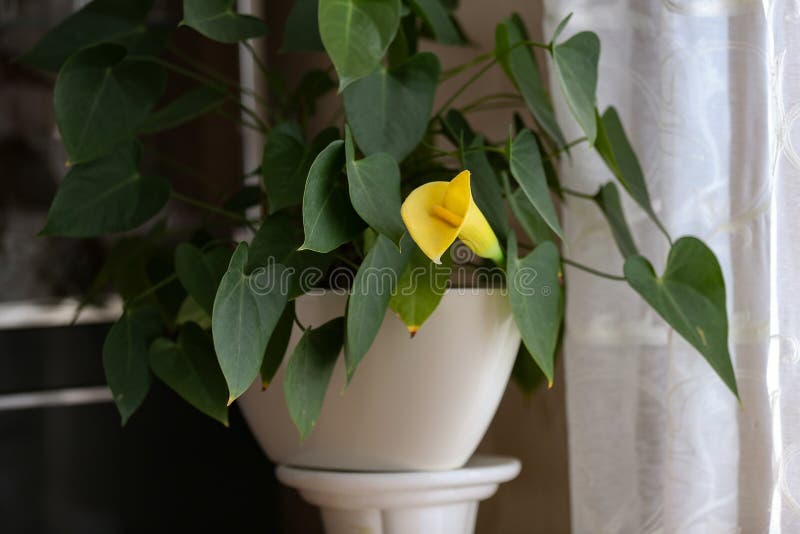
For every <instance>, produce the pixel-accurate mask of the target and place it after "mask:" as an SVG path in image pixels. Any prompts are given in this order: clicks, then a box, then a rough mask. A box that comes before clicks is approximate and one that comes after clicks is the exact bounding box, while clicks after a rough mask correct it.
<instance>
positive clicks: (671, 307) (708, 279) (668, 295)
mask: <svg viewBox="0 0 800 534" xmlns="http://www.w3.org/2000/svg"><path fill="white" fill-rule="evenodd" d="M625 278H626V279H627V280H628V283H629V284H630V286H631V287H632V288H633V289H635V290H636V292H637V293H639V294H640V295H641V296H642V298H644V300H645V301H647V303H648V304H650V306H652V307H653V309H654V310H656V312H658V314H659V315H660V316H661V317H663V318H664V320H665V321H667V323H669V325H670V326H671V327H672V328H674V329H675V331H676V332H678V333H679V334H680V335H681V336H683V338H684V339H686V341H688V342H689V343H691V344H692V346H694V347H695V348H696V349H697V350H698V351H699V352H700V354H702V355H703V357H704V358H705V359H706V360H707V361H708V363H709V364H711V367H712V368H713V369H714V371H716V372H717V374H718V375H719V376H720V378H722V380H723V382H725V384H726V385H727V386H728V388H730V390H731V391H732V392H733V394H734V395H736V396H737V398H738V396H739V392H738V389H737V387H736V376H735V375H734V372H733V364H731V357H730V353H729V352H728V315H727V312H726V307H725V279H724V278H723V276H722V269H720V266H719V262H718V261H717V258H716V256H714V253H713V252H712V251H711V249H709V248H708V247H707V246H706V245H705V244H704V243H703V242H702V241H700V240H699V239H697V238H696V237H682V238H680V239H678V240H677V241H675V243H674V244H673V245H672V248H671V249H670V251H669V257H668V258H667V267H666V269H665V270H664V274H663V275H661V276H657V275H656V273H655V270H654V269H653V266H652V265H651V264H650V262H649V261H647V259H645V258H643V257H642V256H639V255H634V256H630V257H629V258H628V259H627V260H625Z"/></svg>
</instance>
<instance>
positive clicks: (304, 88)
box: [291, 69, 336, 116]
mask: <svg viewBox="0 0 800 534" xmlns="http://www.w3.org/2000/svg"><path fill="white" fill-rule="evenodd" d="M334 88H336V82H335V81H333V79H331V77H330V75H329V74H328V72H327V71H324V70H321V69H313V70H310V71H308V72H306V73H305V74H304V75H303V77H302V78H301V79H300V81H299V82H298V83H297V88H296V89H295V91H294V94H292V95H291V97H292V100H293V106H294V107H295V108H301V109H302V110H303V111H305V112H306V113H307V114H308V115H312V116H313V115H314V114H315V113H316V112H317V100H319V99H320V97H322V96H323V95H325V94H327V93H328V92H329V91H331V90H333V89H334Z"/></svg>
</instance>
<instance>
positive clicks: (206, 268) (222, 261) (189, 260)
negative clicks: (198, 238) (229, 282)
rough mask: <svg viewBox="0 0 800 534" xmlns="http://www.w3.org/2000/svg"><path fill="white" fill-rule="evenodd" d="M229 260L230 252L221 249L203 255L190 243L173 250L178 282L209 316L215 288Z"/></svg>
mask: <svg viewBox="0 0 800 534" xmlns="http://www.w3.org/2000/svg"><path fill="white" fill-rule="evenodd" d="M230 258H231V253H230V251H229V250H228V249H226V248H223V247H217V248H213V249H211V250H209V251H207V252H205V253H204V252H202V251H201V250H200V249H199V248H197V247H195V246H194V245H192V244H190V243H181V244H180V245H178V247H177V248H176V249H175V273H176V274H177V275H178V280H180V282H181V284H182V285H183V287H184V289H186V292H187V293H189V295H190V296H191V297H192V298H193V299H194V300H195V302H197V304H199V305H200V307H202V308H203V310H205V311H206V313H208V314H209V315H211V312H212V310H213V309H214V297H215V296H216V294H217V287H218V286H219V282H220V280H222V275H223V274H225V270H226V268H227V267H228V262H229V261H230Z"/></svg>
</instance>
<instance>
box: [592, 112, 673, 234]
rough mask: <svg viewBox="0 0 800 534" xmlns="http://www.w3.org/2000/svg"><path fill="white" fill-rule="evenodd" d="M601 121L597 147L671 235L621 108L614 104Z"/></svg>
mask: <svg viewBox="0 0 800 534" xmlns="http://www.w3.org/2000/svg"><path fill="white" fill-rule="evenodd" d="M597 122H598V126H599V131H598V135H597V143H596V145H595V148H596V149H597V152H598V154H600V156H601V157H602V158H603V160H604V161H605V162H606V165H607V166H608V168H609V170H610V171H611V172H612V173H613V174H614V176H615V177H616V178H617V180H619V183H620V184H622V187H624V188H625V191H627V192H628V194H629V195H630V196H631V198H633V200H635V201H636V203H637V204H639V206H641V207H642V209H643V210H644V211H645V212H646V213H647V215H648V216H650V218H651V219H652V220H653V221H654V222H655V223H656V225H658V227H659V228H660V229H661V230H662V231H663V232H664V234H667V231H666V230H665V229H664V226H663V225H662V224H661V221H660V220H659V219H658V217H657V216H656V213H655V211H654V210H653V205H652V204H651V203H650V194H649V193H648V192H647V184H646V182H645V180H644V173H643V172H642V167H641V166H640V165H639V160H638V158H637V157H636V153H635V152H634V151H633V148H632V147H631V144H630V142H629V141H628V136H627V135H625V130H624V129H623V128H622V123H621V122H620V120H619V115H618V114H617V110H616V109H614V108H613V107H610V108H608V109H606V112H605V113H603V116H602V117H597Z"/></svg>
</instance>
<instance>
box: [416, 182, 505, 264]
mask: <svg viewBox="0 0 800 534" xmlns="http://www.w3.org/2000/svg"><path fill="white" fill-rule="evenodd" d="M469 179H470V173H469V171H461V172H460V173H459V174H458V176H456V177H455V178H453V179H452V180H451V181H449V182H429V183H427V184H424V185H421V186H419V187H418V188H416V189H414V190H413V191H412V192H411V194H410V195H408V197H407V198H406V200H405V202H403V205H402V206H401V207H400V215H402V217H403V222H404V223H405V224H406V228H407V229H408V233H409V234H410V235H411V238H412V239H413V240H414V242H416V244H417V245H418V246H419V248H420V249H421V250H422V252H424V253H425V255H426V256H428V257H429V258H430V259H431V261H433V262H434V263H441V258H442V254H444V253H445V252H446V251H447V249H448V248H449V247H450V245H452V244H453V242H454V241H455V240H456V238H459V239H461V241H463V242H464V244H465V245H467V246H468V247H469V248H470V249H471V250H472V251H473V252H474V253H475V254H477V255H478V256H481V257H482V258H489V259H491V260H493V261H494V262H495V263H497V264H502V263H503V250H502V249H501V248H500V242H499V241H498V240H497V236H496V235H495V234H494V232H493V231H492V227H491V226H489V223H488V221H487V220H486V217H484V216H483V213H481V210H480V209H478V206H477V205H476V204H475V201H474V200H473V199H472V190H471V189H470V186H469Z"/></svg>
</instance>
